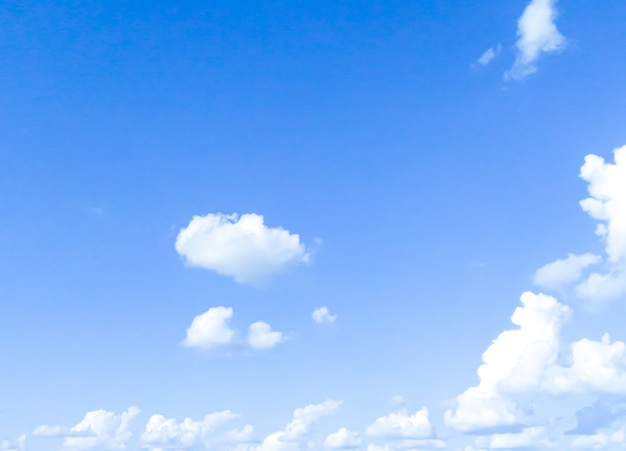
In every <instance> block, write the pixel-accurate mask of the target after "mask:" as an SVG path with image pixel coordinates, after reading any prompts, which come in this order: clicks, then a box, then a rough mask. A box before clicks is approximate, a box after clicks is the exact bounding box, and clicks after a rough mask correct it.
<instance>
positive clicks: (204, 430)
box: [141, 410, 252, 451]
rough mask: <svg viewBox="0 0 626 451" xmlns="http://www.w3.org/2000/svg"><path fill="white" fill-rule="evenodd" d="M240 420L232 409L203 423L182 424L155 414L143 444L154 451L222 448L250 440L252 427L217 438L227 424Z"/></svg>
mask: <svg viewBox="0 0 626 451" xmlns="http://www.w3.org/2000/svg"><path fill="white" fill-rule="evenodd" d="M236 418H238V415H236V414H234V413H232V412H231V411H230V410H224V411H222V412H215V413H211V414H209V415H206V416H205V417H204V418H203V419H202V420H198V421H193V420H192V419H191V418H185V419H184V420H183V421H182V422H178V421H176V420H175V419H173V418H169V419H168V418H165V417H164V416H163V415H152V416H151V417H150V419H149V420H148V423H147V424H146V429H145V431H144V432H143V434H142V436H141V444H142V446H143V447H144V448H149V449H151V450H154V451H156V450H164V449H176V450H182V449H193V448H196V447H198V446H202V447H205V448H207V449H211V448H215V447H218V444H225V442H226V444H237V443H242V442H246V441H249V440H250V436H251V434H252V426H250V425H247V426H246V427H244V428H243V429H242V430H233V431H229V432H228V433H226V434H224V435H223V436H222V437H216V436H215V432H216V430H217V429H218V428H219V427H221V426H223V425H224V424H226V423H228V422H231V421H233V420H235V419H236Z"/></svg>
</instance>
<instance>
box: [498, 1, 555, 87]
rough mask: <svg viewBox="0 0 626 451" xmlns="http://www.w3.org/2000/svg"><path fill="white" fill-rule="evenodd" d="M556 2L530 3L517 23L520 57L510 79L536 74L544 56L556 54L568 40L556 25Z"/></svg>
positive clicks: (509, 75)
mask: <svg viewBox="0 0 626 451" xmlns="http://www.w3.org/2000/svg"><path fill="white" fill-rule="evenodd" d="M556 3H557V0H531V2H530V3H529V4H528V6H526V9H525V10H524V12H523V13H522V16H521V17H520V18H519V20H518V23H517V35H518V40H517V43H516V47H517V56H516V59H515V63H514V65H513V67H512V68H511V69H510V70H509V71H508V72H507V73H506V77H507V78H512V79H514V80H520V79H522V78H524V77H526V76H528V75H530V74H532V73H534V72H536V71H537V65H536V63H537V60H538V59H539V57H540V56H541V55H542V54H547V53H552V52H556V51H558V50H561V49H563V48H564V47H565V45H566V40H565V38H564V37H563V35H562V34H561V33H559V30H558V29H557V28H556V24H555V23H554V21H555V18H556V15H557V12H556Z"/></svg>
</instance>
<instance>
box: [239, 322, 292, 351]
mask: <svg viewBox="0 0 626 451" xmlns="http://www.w3.org/2000/svg"><path fill="white" fill-rule="evenodd" d="M284 339H285V337H284V335H283V333H282V332H277V331H274V330H272V327H271V326H270V325H269V324H267V323H264V322H263V321H257V322H256V323H252V324H250V327H249V328H248V344H249V345H250V347H251V348H252V349H271V348H273V347H274V346H276V345H277V344H278V343H280V342H281V341H283V340H284Z"/></svg>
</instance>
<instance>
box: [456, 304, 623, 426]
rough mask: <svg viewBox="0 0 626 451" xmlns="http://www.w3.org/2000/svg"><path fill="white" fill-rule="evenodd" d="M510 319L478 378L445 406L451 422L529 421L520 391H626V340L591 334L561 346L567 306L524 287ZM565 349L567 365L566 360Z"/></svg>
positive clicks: (487, 353)
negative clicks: (452, 404)
mask: <svg viewBox="0 0 626 451" xmlns="http://www.w3.org/2000/svg"><path fill="white" fill-rule="evenodd" d="M521 302H522V307H518V308H517V309H516V310H515V312H514V314H513V316H512V317H511V321H512V322H513V324H515V325H517V326H519V328H518V329H514V330H507V331H504V332H502V333H501V334H500V335H499V336H498V338H496V339H495V340H494V341H493V343H492V344H491V346H489V348H487V350H486V351H485V353H484V354H483V364H482V365H481V366H480V368H479V369H478V376H479V380H480V381H479V383H478V385H477V386H474V387H470V388H468V389H467V390H466V391H465V392H464V393H462V394H460V395H459V396H458V397H457V407H456V409H455V410H448V411H446V412H445V421H446V424H447V425H448V426H449V427H452V428H454V429H457V430H461V431H469V430H475V429H481V428H490V427H496V426H505V425H516V424H521V423H523V422H524V421H525V419H526V418H525V415H524V411H523V409H521V408H520V407H519V406H518V404H517V403H516V402H515V400H514V399H513V397H514V395H516V394H520V393H533V392H544V393H551V394H568V393H611V394H626V344H624V343H623V342H621V341H616V342H611V339H610V337H609V336H608V334H606V335H605V336H604V337H603V338H602V340H601V341H594V340H590V339H587V338H584V339H582V340H578V341H576V342H573V343H572V344H571V345H570V346H568V347H566V348H563V347H562V346H561V343H560V330H561V327H562V325H563V324H564V323H565V322H566V321H567V320H568V318H569V317H570V313H571V310H570V309H569V307H567V306H564V305H561V304H560V303H559V302H558V301H557V300H556V299H555V298H553V297H551V296H546V295H543V294H534V293H530V292H527V293H524V294H523V295H522V297H521ZM561 354H563V355H564V356H565V357H566V358H567V361H568V365H562V364H561V362H560V358H561V357H560V356H561Z"/></svg>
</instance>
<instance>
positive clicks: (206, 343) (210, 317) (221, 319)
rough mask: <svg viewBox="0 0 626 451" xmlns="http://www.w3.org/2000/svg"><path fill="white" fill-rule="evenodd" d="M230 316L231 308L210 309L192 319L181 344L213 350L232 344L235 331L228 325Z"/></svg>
mask: <svg viewBox="0 0 626 451" xmlns="http://www.w3.org/2000/svg"><path fill="white" fill-rule="evenodd" d="M232 316H233V309H232V307H228V308H226V307H212V308H210V309H209V310H207V311H206V312H204V313H203V314H201V315H198V316H196V317H195V318H194V319H193V321H192V322H191V326H189V328H188V329H187V336H186V337H185V340H184V341H183V344H184V345H185V346H187V347H190V348H201V349H214V348H217V347H221V346H228V345H230V344H232V343H233V341H234V339H235V336H236V331H235V330H233V329H231V327H230V325H229V324H228V322H229V321H230V319H231V318H232Z"/></svg>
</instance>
